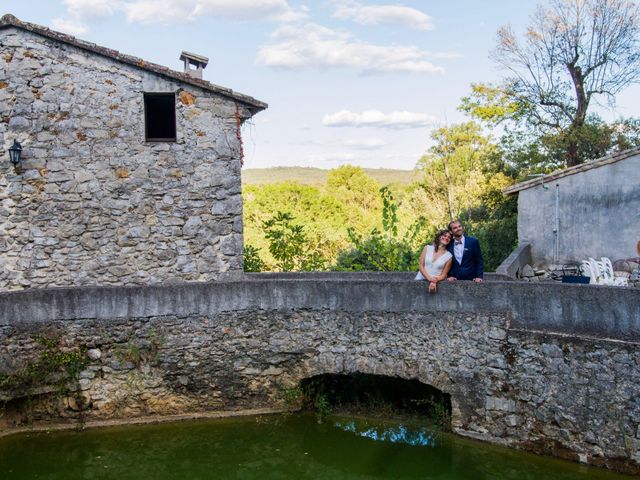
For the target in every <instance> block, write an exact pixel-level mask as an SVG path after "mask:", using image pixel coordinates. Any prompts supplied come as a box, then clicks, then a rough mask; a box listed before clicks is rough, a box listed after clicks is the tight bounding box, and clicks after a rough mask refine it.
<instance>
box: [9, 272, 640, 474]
mask: <svg viewBox="0 0 640 480" xmlns="http://www.w3.org/2000/svg"><path fill="white" fill-rule="evenodd" d="M387 277H389V278H387ZM548 287H549V289H548V290H547V288H548ZM550 287H553V289H551V288H550ZM634 293H635V294H634ZM586 298H588V299H591V301H590V303H589V302H585V301H584V300H585V299H586ZM614 305H618V307H617V308H616V307H613V308H612V306H614ZM639 312H640V295H638V293H637V292H632V291H630V290H628V289H621V288H618V289H616V288H613V287H592V286H581V285H580V286H573V285H550V286H547V285H527V284H520V283H516V282H499V281H495V282H486V283H484V284H480V285H476V284H473V283H471V282H469V283H467V282H458V283H456V284H453V285H449V284H446V285H442V287H441V288H440V290H439V292H438V294H437V295H431V296H430V295H427V294H426V293H425V291H424V285H423V284H422V283H420V282H413V281H411V280H408V279H406V280H404V279H402V278H400V276H398V275H397V274H395V275H384V274H380V275H373V274H368V275H366V276H364V277H363V279H362V280H358V279H357V278H356V277H355V276H352V275H350V276H341V275H333V276H326V277H325V278H324V279H315V280H314V279H313V278H309V277H301V279H298V280H296V279H294V277H293V276H290V277H288V278H286V279H284V278H277V277H273V276H269V275H264V276H262V275H251V276H247V278H246V279H245V280H238V281H220V282H216V283H212V284H198V283H196V284H190V285H173V286H155V287H132V288H92V289H82V290H80V289H54V290H39V291H31V292H14V293H5V294H2V295H0V365H2V366H3V367H2V370H3V371H2V372H0V373H3V374H5V375H7V374H9V375H10V374H11V373H12V372H15V371H16V370H17V369H19V368H20V366H24V365H25V364H28V363H29V362H32V361H33V360H34V359H35V358H37V355H38V353H37V352H38V350H39V349H40V347H39V345H38V342H37V340H36V339H37V338H38V336H40V335H45V336H49V337H53V338H60V345H61V348H62V350H69V351H74V350H77V349H79V348H81V347H85V348H87V349H88V350H87V355H88V357H89V358H90V362H89V364H88V366H87V367H86V368H85V369H84V370H83V371H82V372H81V373H80V376H79V388H80V390H81V392H82V397H79V398H76V396H74V395H68V394H64V395H61V394H59V393H56V392H55V391H54V392H51V393H49V394H46V395H40V396H37V397H35V398H36V401H33V402H32V404H33V408H32V411H31V412H30V413H29V412H27V410H26V409H25V406H24V405H25V402H24V401H23V400H20V397H21V395H24V394H25V392H22V393H16V392H13V393H11V392H9V391H7V390H6V389H5V390H4V391H3V393H2V394H3V395H4V398H5V400H9V402H8V404H7V405H8V407H7V408H8V414H6V415H5V416H4V417H3V418H4V419H5V425H4V428H7V427H9V426H10V425H7V424H6V421H7V420H10V419H12V420H13V421H16V422H20V421H24V418H25V416H26V415H27V413H29V414H30V415H32V417H33V418H34V420H35V421H36V422H38V421H47V420H48V421H51V420H52V419H60V418H69V419H77V418H78V417H79V416H80V415H82V417H83V418H84V421H92V420H97V419H105V418H125V419H126V418H132V417H136V416H141V415H150V414H159V415H169V414H175V413H182V414H184V413H188V412H203V411H221V410H244V409H255V408H276V409H277V408H281V407H282V406H283V400H282V393H283V390H284V389H285V388H288V387H291V386H293V385H295V384H297V383H298V382H299V381H300V380H302V379H304V378H309V377H311V376H315V375H318V374H322V373H353V372H361V373H370V374H380V375H391V376H397V377H401V378H406V379H418V380H420V381H421V382H423V383H426V384H429V385H432V386H435V387H437V388H439V389H440V390H442V391H444V392H446V393H448V394H450V395H451V400H452V407H453V426H454V430H455V431H456V432H457V433H460V434H463V435H468V436H472V437H475V438H479V439H483V440H487V441H492V442H497V443H501V444H505V445H510V446H515V447H518V448H523V449H527V450H532V451H536V452H539V453H546V454H553V455H559V456H563V457H565V458H569V459H573V460H580V461H583V462H588V463H591V464H596V465H602V466H607V467H610V468H616V469H619V470H623V471H626V472H630V473H640V467H639V466H640V450H639V448H640V424H639V420H638V419H640V402H638V398H640V350H639V349H638V343H637V339H638V334H639V333H640V328H638V322H639V321H640V315H638V313H639ZM576 318H577V319H580V320H581V321H582V322H583V325H582V327H580V326H578V325H576V323H575V322H576ZM592 320H598V321H592ZM5 378H6V377H5ZM22 398H24V397H22ZM37 399H40V400H37ZM79 404H80V405H84V407H83V410H84V411H83V412H82V413H81V414H80V413H79V412H78V410H79V409H80V406H79Z"/></svg>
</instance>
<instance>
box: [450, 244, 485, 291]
mask: <svg viewBox="0 0 640 480" xmlns="http://www.w3.org/2000/svg"><path fill="white" fill-rule="evenodd" d="M454 245H455V238H454V239H452V240H451V243H449V246H448V250H449V252H451V255H453V264H452V265H451V270H449V276H450V277H455V278H456V279H458V280H473V279H474V278H482V277H483V275H484V262H483V261H482V252H481V251H480V242H478V239H477V238H474V237H467V236H466V235H465V237H464V254H463V255H462V262H460V263H458V261H457V260H456V256H455V255H454V253H453V246H454Z"/></svg>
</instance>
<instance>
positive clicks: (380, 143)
mask: <svg viewBox="0 0 640 480" xmlns="http://www.w3.org/2000/svg"><path fill="white" fill-rule="evenodd" d="M342 143H343V145H344V146H345V147H351V148H356V149H359V150H377V149H379V148H382V147H384V146H385V145H386V144H387V143H386V142H385V141H384V140H381V139H379V138H354V139H348V140H345V141H344V142H342Z"/></svg>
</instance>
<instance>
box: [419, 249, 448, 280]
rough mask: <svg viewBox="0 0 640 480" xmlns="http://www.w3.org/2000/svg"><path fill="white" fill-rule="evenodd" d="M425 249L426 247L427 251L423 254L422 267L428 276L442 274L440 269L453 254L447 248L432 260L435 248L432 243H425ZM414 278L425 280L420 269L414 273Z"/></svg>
mask: <svg viewBox="0 0 640 480" xmlns="http://www.w3.org/2000/svg"><path fill="white" fill-rule="evenodd" d="M426 249H427V253H426V255H425V256H424V269H425V270H426V271H427V273H428V274H429V275H430V276H432V277H437V276H438V275H440V274H442V270H443V269H444V266H445V265H446V264H447V262H448V261H449V259H450V258H451V257H452V256H453V255H451V253H450V252H449V251H448V250H447V251H446V252H444V253H443V254H442V255H440V256H439V257H438V258H437V259H436V261H435V262H434V261H433V254H434V253H435V249H434V248H433V245H427V246H426ZM416 280H425V278H424V276H423V275H422V273H421V272H420V271H418V274H417V275H416Z"/></svg>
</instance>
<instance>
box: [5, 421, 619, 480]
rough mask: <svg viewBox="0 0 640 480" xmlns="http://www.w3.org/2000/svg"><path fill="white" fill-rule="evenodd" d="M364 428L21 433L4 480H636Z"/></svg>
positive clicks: (280, 424)
mask: <svg viewBox="0 0 640 480" xmlns="http://www.w3.org/2000/svg"><path fill="white" fill-rule="evenodd" d="M363 422H365V421H358V422H356V423H353V422H349V421H348V420H346V419H338V420H335V419H334V420H330V421H326V422H325V423H323V424H322V425H319V424H318V423H317V421H316V419H315V417H314V416H312V415H309V416H307V415H293V416H266V417H243V418H228V419H221V420H209V421H199V422H185V423H174V424H163V425H148V426H138V427H126V428H125V427H122V428H109V429H99V430H87V431H84V432H57V433H50V434H47V433H32V434H23V435H16V436H10V437H6V438H2V439H0V479H2V480H12V479H35V478H38V479H50V480H54V479H64V480H72V479H118V480H123V479H143V480H146V479H158V480H162V479H180V480H200V479H202V480H204V479H226V478H234V479H254V478H255V479H290V478H295V479H299V478H312V479H369V478H370V479H385V478H388V479H403V478H406V479H439V480H453V479H456V480H457V479H464V480H482V479H491V480H500V479H514V480H527V479H532V480H533V479H535V480H541V479H557V480H573V479H586V478H588V479H602V480H614V479H624V478H630V477H624V476H620V475H616V474H612V473H609V472H605V471H602V470H598V469H593V468H589V467H585V466H582V465H578V464H574V463H570V462H564V461H559V460H555V459H550V458H546V457H537V456H534V455H529V454H524V453H522V452H516V451H512V450H508V449H503V448H498V447H494V446H489V445H486V444H483V443H479V442H474V441H470V440H466V439H461V438H457V437H455V436H442V437H438V438H437V439H436V441H435V446H433V442H432V441H431V439H430V438H429V437H428V435H426V436H425V435H423V434H422V433H421V432H419V431H418V432H416V431H413V432H408V433H407V432H406V431H399V430H398V429H397V428H395V429H392V431H391V434H389V433H388V431H387V432H386V433H385V430H384V428H383V427H384V426H383V425H378V426H377V427H375V428H371V423H369V424H368V425H365V424H364V423H363ZM396 427H397V426H396ZM381 435H382V436H385V437H386V438H387V441H380V440H374V439H372V438H369V437H371V436H373V437H376V436H378V437H379V436H381ZM425 439H426V440H425ZM392 440H395V442H394V441H392ZM403 441H409V442H410V443H414V444H419V443H421V442H422V443H427V444H428V446H416V445H410V444H407V443H402V442H403Z"/></svg>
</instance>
